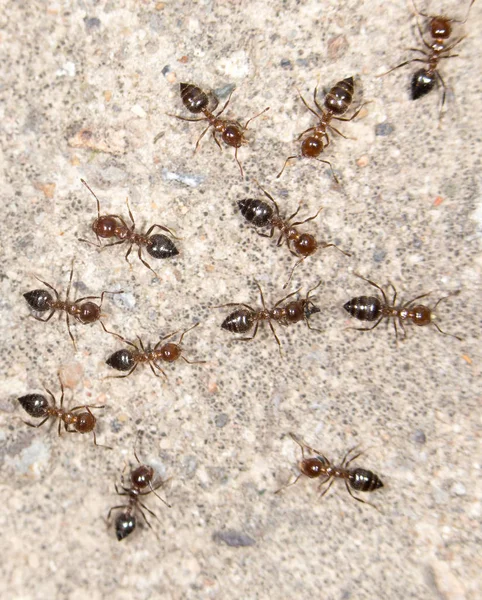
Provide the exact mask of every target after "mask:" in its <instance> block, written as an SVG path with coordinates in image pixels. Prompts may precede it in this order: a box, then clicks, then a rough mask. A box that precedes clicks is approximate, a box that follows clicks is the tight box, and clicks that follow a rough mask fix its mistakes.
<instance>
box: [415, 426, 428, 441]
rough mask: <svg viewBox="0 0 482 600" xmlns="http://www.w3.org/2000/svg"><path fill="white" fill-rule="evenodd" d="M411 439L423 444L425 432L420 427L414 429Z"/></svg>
mask: <svg viewBox="0 0 482 600" xmlns="http://www.w3.org/2000/svg"><path fill="white" fill-rule="evenodd" d="M412 439H413V441H414V442H415V443H416V444H425V442H426V441H427V438H426V436H425V433H424V432H423V431H422V430H421V429H416V430H415V431H414V432H413V435H412Z"/></svg>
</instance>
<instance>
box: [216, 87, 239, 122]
mask: <svg viewBox="0 0 482 600" xmlns="http://www.w3.org/2000/svg"><path fill="white" fill-rule="evenodd" d="M235 90H236V88H233V89H232V90H231V93H230V94H229V96H228V99H227V100H226V104H225V105H224V106H223V107H222V109H221V110H220V111H219V112H218V114H217V115H215V117H216V118H217V117H219V116H220V115H222V114H223V112H224V111H225V110H226V109H227V107H228V104H229V103H230V102H231V96H232V95H233V94H234V91H235Z"/></svg>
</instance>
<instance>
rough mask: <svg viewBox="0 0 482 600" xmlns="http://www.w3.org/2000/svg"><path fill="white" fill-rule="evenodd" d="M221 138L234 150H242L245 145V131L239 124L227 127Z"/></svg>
mask: <svg viewBox="0 0 482 600" xmlns="http://www.w3.org/2000/svg"><path fill="white" fill-rule="evenodd" d="M221 137H222V138H223V142H224V143H225V144H227V145H228V146H232V147H233V148H240V147H241V146H242V145H243V143H244V131H243V130H242V128H241V126H240V125H238V124H237V123H231V124H230V125H226V127H225V128H224V131H223V132H222V134H221Z"/></svg>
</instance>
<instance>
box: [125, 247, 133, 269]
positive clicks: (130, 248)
mask: <svg viewBox="0 0 482 600" xmlns="http://www.w3.org/2000/svg"><path fill="white" fill-rule="evenodd" d="M133 245H134V244H133V243H132V242H131V245H130V246H129V248H128V249H127V252H126V255H125V256H124V259H125V261H126V263H127V264H128V265H129V266H130V264H131V263H130V262H129V254H130V253H131V251H132V246H133Z"/></svg>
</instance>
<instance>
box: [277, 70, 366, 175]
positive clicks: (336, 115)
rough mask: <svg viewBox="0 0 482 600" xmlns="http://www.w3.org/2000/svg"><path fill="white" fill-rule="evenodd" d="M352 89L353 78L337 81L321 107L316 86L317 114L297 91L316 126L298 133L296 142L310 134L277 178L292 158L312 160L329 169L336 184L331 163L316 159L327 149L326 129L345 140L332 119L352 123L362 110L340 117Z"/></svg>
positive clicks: (351, 95)
mask: <svg viewBox="0 0 482 600" xmlns="http://www.w3.org/2000/svg"><path fill="white" fill-rule="evenodd" d="M354 87H355V84H354V81H353V77H347V78H346V79H343V80H342V81H339V82H338V83H336V84H335V85H334V86H333V87H332V88H331V90H330V91H329V92H328V93H327V94H326V96H325V100H324V102H323V106H320V105H319V104H318V100H317V98H316V95H317V92H318V86H316V87H315V91H314V93H313V101H314V103H315V106H316V108H317V109H318V111H319V112H317V111H316V110H315V109H313V108H312V107H311V106H310V105H309V104H308V103H307V102H306V100H305V99H304V98H303V96H302V95H301V92H299V91H298V93H299V95H300V98H301V100H302V102H303V104H304V105H305V106H306V108H307V109H308V110H309V111H310V112H311V113H313V114H314V115H315V117H316V118H317V119H318V125H315V126H314V127H310V128H308V129H306V131H303V133H300V135H299V136H298V140H300V139H301V138H302V137H303V136H304V135H306V134H307V133H308V132H312V133H310V135H308V136H307V137H305V139H304V140H303V141H302V142H301V154H299V155H298V154H295V155H293V156H288V158H287V159H286V160H285V163H284V165H283V168H282V169H281V171H280V172H279V173H278V175H277V178H278V177H281V175H282V174H283V171H284V170H285V168H286V165H287V164H288V162H289V161H290V160H292V159H294V158H314V159H316V160H317V161H319V162H322V163H325V164H327V165H328V166H329V167H330V169H331V174H332V175H333V179H334V180H335V181H336V183H338V179H337V177H336V175H335V172H334V171H333V167H332V166H331V163H330V162H329V161H327V160H322V159H321V158H318V157H319V156H320V154H321V153H322V152H323V150H324V149H325V148H327V147H328V146H329V144H330V138H329V137H328V132H327V130H328V129H330V130H331V131H332V132H335V133H337V134H338V135H341V137H344V138H345V139H347V137H346V135H343V133H341V131H338V129H335V128H334V127H333V125H331V124H330V123H331V121H332V119H336V120H337V121H353V119H355V118H356V117H357V115H358V114H359V112H360V111H361V109H362V108H363V106H364V104H362V105H360V106H359V107H358V108H357V110H356V111H355V112H354V114H353V115H352V116H351V117H350V118H348V119H347V118H343V117H342V116H341V115H343V114H345V113H346V111H347V110H348V109H349V108H350V105H351V103H352V100H353V91H354Z"/></svg>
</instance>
